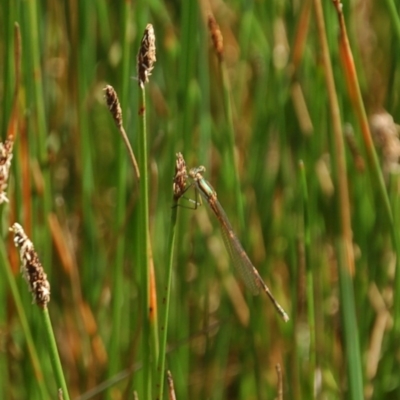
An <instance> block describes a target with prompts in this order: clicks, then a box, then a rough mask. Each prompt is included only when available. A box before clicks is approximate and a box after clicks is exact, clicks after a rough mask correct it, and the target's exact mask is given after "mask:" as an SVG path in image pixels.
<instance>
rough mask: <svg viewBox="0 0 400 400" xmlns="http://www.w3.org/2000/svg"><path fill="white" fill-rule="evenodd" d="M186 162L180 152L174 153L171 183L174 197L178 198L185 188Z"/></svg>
mask: <svg viewBox="0 0 400 400" xmlns="http://www.w3.org/2000/svg"><path fill="white" fill-rule="evenodd" d="M186 177H187V172H186V163H185V160H184V158H183V156H182V154H181V153H176V164H175V176H174V183H173V185H172V188H173V192H174V199H175V200H178V199H179V198H180V197H181V196H182V195H183V193H184V192H185V188H186Z"/></svg>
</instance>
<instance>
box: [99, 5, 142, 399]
mask: <svg viewBox="0 0 400 400" xmlns="http://www.w3.org/2000/svg"><path fill="white" fill-rule="evenodd" d="M121 6H122V9H123V13H122V16H121V18H122V19H123V21H122V24H123V32H124V36H123V45H122V71H121V76H122V85H121V86H122V97H121V102H122V107H123V109H124V111H125V110H127V109H128V88H129V80H130V73H129V71H130V68H129V67H130V47H131V46H130V40H129V26H130V21H131V17H132V15H131V13H132V4H131V1H124V2H123V4H122V5H121ZM105 97H106V101H107V105H108V107H109V110H110V112H111V114H112V116H113V118H114V121H115V123H116V125H117V128H118V130H119V132H120V134H121V136H122V139H123V142H124V144H125V146H126V147H127V149H128V153H129V157H130V160H131V163H132V166H133V169H134V171H135V173H136V176H137V178H138V179H139V176H140V174H139V167H138V166H137V162H136V158H135V155H134V153H133V150H132V148H131V146H130V143H129V140H128V137H127V135H126V132H125V129H124V126H123V118H122V115H123V114H122V107H121V105H120V102H119V99H118V96H117V93H116V92H115V90H114V88H113V87H111V86H107V87H106V88H105ZM124 144H123V143H121V142H119V143H118V146H117V152H118V178H117V198H118V202H117V207H116V212H115V223H114V230H115V232H116V234H117V235H118V234H119V231H120V229H121V226H122V225H123V223H124V220H125V218H126V202H125V198H126V177H127V163H126V158H125V148H124ZM125 248H126V238H125V235H121V236H120V237H119V239H118V241H117V247H116V254H115V271H114V273H113V274H112V279H113V283H112V285H113V289H112V296H113V297H112V321H113V324H112V329H111V335H110V342H109V343H110V351H109V363H108V375H109V377H110V376H113V375H114V374H116V373H117V372H118V371H119V370H120V368H121V352H120V344H119V337H120V335H121V329H122V326H123V315H122V312H123V308H122V305H123V301H124V299H123V297H124V292H123V290H121V288H122V287H123V279H124V254H125ZM108 398H111V393H110V392H108Z"/></svg>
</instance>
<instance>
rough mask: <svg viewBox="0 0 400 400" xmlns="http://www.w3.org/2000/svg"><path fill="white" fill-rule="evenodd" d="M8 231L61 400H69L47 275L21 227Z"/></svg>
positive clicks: (17, 225) (14, 227)
mask: <svg viewBox="0 0 400 400" xmlns="http://www.w3.org/2000/svg"><path fill="white" fill-rule="evenodd" d="M10 231H11V232H13V233H14V244H15V246H16V247H18V248H19V252H20V258H21V273H22V275H23V277H24V279H25V280H26V282H27V284H28V288H29V291H30V292H31V293H32V298H33V302H34V303H35V304H37V305H38V307H39V309H40V310H41V311H42V316H43V321H44V325H45V332H46V334H47V340H48V344H49V346H50V349H49V350H50V358H51V362H52V365H53V370H54V374H55V376H56V381H57V386H58V388H59V389H61V390H62V395H63V399H64V400H69V394H68V390H67V385H66V382H65V378H64V372H63V369H62V366H61V361H60V357H59V354H58V350H57V344H56V340H55V337H54V332H53V328H52V325H51V321H50V315H49V312H48V309H47V304H48V303H49V302H50V284H49V281H48V280H47V275H46V273H45V272H44V269H43V266H42V264H41V262H40V260H39V257H38V255H37V253H36V251H35V248H34V246H33V243H32V242H31V241H30V240H29V238H28V237H27V236H26V234H25V232H24V230H23V229H22V227H21V225H20V224H18V223H15V224H14V225H13V226H12V227H11V228H10Z"/></svg>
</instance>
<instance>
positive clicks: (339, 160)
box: [314, 0, 354, 275]
mask: <svg viewBox="0 0 400 400" xmlns="http://www.w3.org/2000/svg"><path fill="white" fill-rule="evenodd" d="M314 6H315V13H316V19H317V28H318V36H319V39H320V46H321V52H322V60H323V65H324V69H325V83H326V87H327V92H328V99H329V110H330V113H331V118H332V132H333V139H334V145H335V153H336V160H335V162H336V167H337V185H338V189H339V190H338V192H339V199H338V200H339V207H338V209H339V214H340V232H341V234H342V235H343V238H344V239H345V241H346V243H347V244H346V247H347V252H346V264H347V265H346V267H347V269H348V273H349V274H350V275H354V254H353V245H352V236H353V235H352V230H351V217H350V202H349V191H348V181H347V169H346V158H345V146H344V141H343V132H342V122H341V116H340V108H339V102H338V98H337V94H336V88H335V82H334V79H333V71H332V64H331V60H330V56H329V49H328V41H327V39H326V34H325V22H324V15H323V10H322V6H321V1H320V0H314Z"/></svg>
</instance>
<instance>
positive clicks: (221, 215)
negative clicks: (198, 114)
mask: <svg viewBox="0 0 400 400" xmlns="http://www.w3.org/2000/svg"><path fill="white" fill-rule="evenodd" d="M204 171H205V168H204V167H203V166H200V167H197V168H192V169H191V170H190V171H189V177H190V178H191V179H193V184H194V185H195V187H196V189H197V191H199V192H200V194H201V196H202V197H203V198H204V199H205V200H206V201H207V203H208V204H209V206H210V208H211V209H212V210H213V212H214V214H215V216H216V217H217V219H218V222H219V226H220V227H221V231H222V237H223V239H224V243H225V247H226V249H227V251H228V253H229V255H230V257H231V259H232V262H233V265H234V266H235V267H236V270H237V271H238V273H239V274H240V276H241V278H242V279H243V281H244V283H245V284H246V286H247V287H248V289H250V290H251V292H252V293H253V294H259V292H260V290H263V291H264V292H265V293H266V294H267V295H268V297H269V298H270V299H271V301H272V303H273V305H274V306H275V308H276V309H277V311H278V312H279V314H280V315H281V316H282V318H283V319H284V321H285V322H287V321H288V320H289V317H288V315H287V314H286V312H285V310H284V309H283V308H282V306H281V305H280V304H279V303H278V301H277V300H276V299H275V297H274V296H273V294H272V293H271V291H270V290H269V287H268V286H267V285H266V283H265V282H264V281H263V279H262V278H261V276H260V274H259V272H258V271H257V269H256V267H255V266H254V265H253V264H252V262H251V261H250V259H249V257H248V256H247V254H246V252H245V251H244V250H243V247H242V245H241V244H240V242H239V239H238V238H237V236H236V235H235V233H234V231H233V229H232V225H231V224H230V222H229V220H228V217H227V216H226V214H225V211H224V210H223V208H222V206H221V204H220V203H219V201H218V199H217V193H216V192H215V190H214V189H213V188H212V186H211V185H210V184H209V183H208V182H207V181H206V180H205V179H204V178H203V175H202V174H203V172H204Z"/></svg>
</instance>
